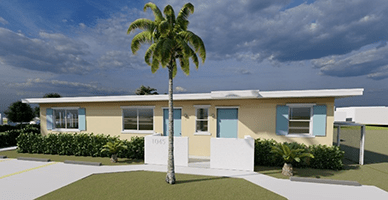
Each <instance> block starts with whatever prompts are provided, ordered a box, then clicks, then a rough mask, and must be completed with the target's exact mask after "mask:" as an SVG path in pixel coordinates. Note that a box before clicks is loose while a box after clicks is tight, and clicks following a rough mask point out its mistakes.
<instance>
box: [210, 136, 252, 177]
mask: <svg viewBox="0 0 388 200" xmlns="http://www.w3.org/2000/svg"><path fill="white" fill-rule="evenodd" d="M254 152H255V143H254V139H253V138H251V137H247V136H246V137H245V139H237V138H211V140H210V168H218V169H236V170H246V171H253V170H254V156H255V155H254Z"/></svg>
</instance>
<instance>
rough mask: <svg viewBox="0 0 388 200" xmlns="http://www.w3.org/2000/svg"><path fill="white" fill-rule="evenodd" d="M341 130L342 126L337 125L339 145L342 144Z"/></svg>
mask: <svg viewBox="0 0 388 200" xmlns="http://www.w3.org/2000/svg"><path fill="white" fill-rule="evenodd" d="M340 132H341V126H338V127H337V146H340V142H341V139H340Z"/></svg>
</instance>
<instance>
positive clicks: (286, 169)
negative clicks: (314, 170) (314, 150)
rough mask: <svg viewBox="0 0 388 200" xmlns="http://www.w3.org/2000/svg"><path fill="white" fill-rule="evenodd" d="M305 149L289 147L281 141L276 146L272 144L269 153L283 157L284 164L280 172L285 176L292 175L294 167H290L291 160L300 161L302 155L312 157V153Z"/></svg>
mask: <svg viewBox="0 0 388 200" xmlns="http://www.w3.org/2000/svg"><path fill="white" fill-rule="evenodd" d="M305 151H306V150H305V149H299V148H295V147H292V146H291V147H290V146H289V145H288V144H286V143H283V144H279V145H277V146H272V150H271V153H274V154H277V155H279V156H281V157H282V158H283V160H284V165H283V168H282V174H283V175H285V176H293V175H294V172H293V171H294V169H293V168H292V164H291V162H292V161H296V162H300V159H301V158H304V157H310V158H314V155H313V154H311V153H308V152H305ZM303 152H305V153H303Z"/></svg>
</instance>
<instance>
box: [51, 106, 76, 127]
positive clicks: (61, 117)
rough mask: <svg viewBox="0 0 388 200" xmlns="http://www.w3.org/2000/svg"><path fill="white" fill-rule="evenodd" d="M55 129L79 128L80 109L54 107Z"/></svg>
mask: <svg viewBox="0 0 388 200" xmlns="http://www.w3.org/2000/svg"><path fill="white" fill-rule="evenodd" d="M53 117H54V129H78V109H76V108H75V109H66V108H61V109H53Z"/></svg>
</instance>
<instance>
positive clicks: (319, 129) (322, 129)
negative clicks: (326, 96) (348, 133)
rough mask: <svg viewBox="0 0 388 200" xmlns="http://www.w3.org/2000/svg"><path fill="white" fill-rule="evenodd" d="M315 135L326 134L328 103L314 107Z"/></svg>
mask: <svg viewBox="0 0 388 200" xmlns="http://www.w3.org/2000/svg"><path fill="white" fill-rule="evenodd" d="M313 135H315V136H325V135H326V105H316V106H314V107H313Z"/></svg>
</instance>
